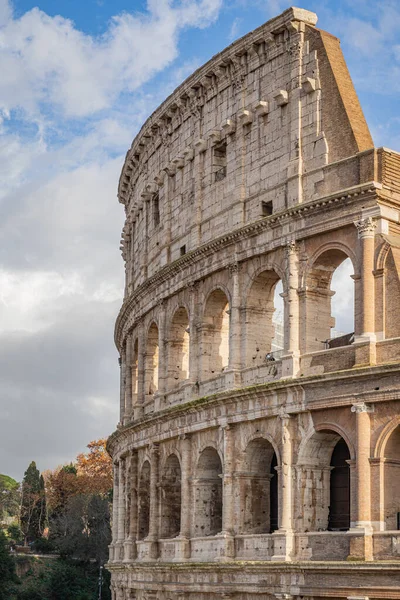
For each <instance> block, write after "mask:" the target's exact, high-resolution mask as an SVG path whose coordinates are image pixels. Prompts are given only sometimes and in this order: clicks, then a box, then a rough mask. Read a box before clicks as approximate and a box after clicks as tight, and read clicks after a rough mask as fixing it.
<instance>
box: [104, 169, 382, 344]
mask: <svg viewBox="0 0 400 600" xmlns="http://www.w3.org/2000/svg"><path fill="white" fill-rule="evenodd" d="M380 189H381V185H380V184H379V183H376V182H373V181H372V182H368V183H365V184H362V185H357V186H353V187H350V188H346V189H344V190H340V191H339V192H335V193H334V194H331V195H328V196H324V197H322V198H318V199H316V200H313V201H311V202H307V203H303V204H298V205H297V206H294V207H291V208H289V209H286V210H284V211H281V212H280V213H276V214H273V215H271V216H269V217H265V218H263V219H259V220H258V221H253V222H252V223H249V224H247V225H244V226H242V227H239V228H237V229H234V230H232V231H230V232H229V233H226V234H223V235H222V236H220V237H218V238H216V239H214V240H212V241H211V242H208V243H206V244H203V245H202V246H199V247H198V248H195V249H194V250H191V251H190V252H188V253H187V254H185V255H184V256H182V257H180V258H178V259H177V260H175V261H174V262H173V263H170V264H168V265H166V266H165V267H163V268H161V269H160V270H159V271H157V273H155V274H154V275H152V276H151V277H149V278H148V279H147V280H146V281H145V282H144V283H143V284H142V285H140V286H139V287H138V288H137V289H136V290H135V291H134V292H133V293H132V294H131V295H130V296H128V297H127V298H126V299H125V300H124V303H123V305H122V307H121V310H120V312H119V315H118V317H117V321H116V324H115V335H114V339H115V344H116V346H117V348H118V349H120V347H121V345H122V341H123V328H124V326H125V321H126V318H127V316H128V315H129V314H130V313H131V311H133V310H134V308H135V306H140V301H141V299H142V298H143V297H144V296H145V295H148V294H150V293H151V292H152V290H153V289H156V288H157V287H159V286H160V285H161V284H162V283H163V282H165V281H167V280H169V279H171V278H172V277H174V276H175V275H177V274H179V273H181V272H182V271H183V270H184V269H186V268H187V267H190V266H192V265H194V264H196V263H198V262H199V261H201V260H203V259H204V258H207V257H208V256H210V255H213V254H215V252H216V251H218V250H222V249H224V248H226V247H229V246H230V245H232V244H234V243H236V242H239V241H241V240H243V239H246V238H248V237H252V236H254V235H258V234H259V233H261V232H262V231H264V230H266V229H269V228H274V227H278V226H283V225H285V224H286V223H287V222H288V221H290V220H293V219H296V218H297V219H298V218H302V217H306V216H308V215H309V213H312V212H315V213H316V212H317V211H319V212H323V213H326V211H327V210H329V209H331V208H333V207H335V206H337V205H340V204H341V203H345V202H348V201H349V200H354V199H355V198H357V197H359V196H362V197H363V198H365V196H366V195H368V194H378V193H379V190H380ZM303 229H304V228H303ZM303 229H302V230H301V231H299V232H297V235H295V236H293V235H292V237H295V238H296V240H297V241H299V240H301V239H304V238H305V237H307V235H304V231H303ZM312 233H313V232H309V235H311V234H312ZM314 233H315V231H314ZM284 242H285V240H284V239H282V242H281V244H283V243H284ZM186 283H188V281H186ZM141 316H143V315H141V314H138V315H137V316H136V319H139V318H140V317H141ZM136 319H135V320H136Z"/></svg>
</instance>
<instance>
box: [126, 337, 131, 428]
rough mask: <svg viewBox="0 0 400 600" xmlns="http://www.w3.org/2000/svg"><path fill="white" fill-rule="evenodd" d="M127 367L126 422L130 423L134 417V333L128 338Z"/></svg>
mask: <svg viewBox="0 0 400 600" xmlns="http://www.w3.org/2000/svg"><path fill="white" fill-rule="evenodd" d="M125 356H126V365H125V410H124V422H125V421H129V420H130V417H131V415H132V333H129V334H128V335H127V338H126V351H125Z"/></svg>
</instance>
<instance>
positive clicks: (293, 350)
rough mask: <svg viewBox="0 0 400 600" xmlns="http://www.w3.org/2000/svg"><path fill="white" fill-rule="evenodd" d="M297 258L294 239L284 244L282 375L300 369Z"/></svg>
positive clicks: (291, 375)
mask: <svg viewBox="0 0 400 600" xmlns="http://www.w3.org/2000/svg"><path fill="white" fill-rule="evenodd" d="M298 264H299V258H298V247H297V246H296V243H295V242H294V241H291V242H289V243H288V244H287V246H286V265H287V273H288V276H287V285H288V290H287V294H286V298H285V299H286V306H285V342H284V344H285V348H284V356H283V358H282V377H283V378H286V377H297V375H298V373H299V369H300V350H299V321H300V312H299V295H298V287H299V267H298Z"/></svg>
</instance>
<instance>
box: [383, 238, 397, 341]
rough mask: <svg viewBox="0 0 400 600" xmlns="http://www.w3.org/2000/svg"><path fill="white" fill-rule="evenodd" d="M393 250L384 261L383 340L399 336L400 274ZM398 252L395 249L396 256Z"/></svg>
mask: <svg viewBox="0 0 400 600" xmlns="http://www.w3.org/2000/svg"><path fill="white" fill-rule="evenodd" d="M394 251H395V250H394V249H393V248H392V249H391V250H390V252H389V253H388V255H387V257H386V261H385V289H384V293H383V294H382V296H383V297H384V299H385V301H384V319H385V323H384V326H385V338H394V337H399V336H400V322H399V318H398V314H399V309H400V279H399V277H400V273H399V271H398V262H399V261H398V258H397V264H396V260H395V257H394V254H393V253H394ZM398 252H399V250H398V249H396V254H397V253H398Z"/></svg>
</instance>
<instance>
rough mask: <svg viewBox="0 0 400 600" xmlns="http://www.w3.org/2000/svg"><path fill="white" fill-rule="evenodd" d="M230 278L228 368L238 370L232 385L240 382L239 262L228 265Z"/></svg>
mask: <svg viewBox="0 0 400 600" xmlns="http://www.w3.org/2000/svg"><path fill="white" fill-rule="evenodd" d="M228 269H229V273H230V275H231V278H232V298H231V305H230V307H229V310H230V321H229V370H230V371H239V372H237V373H236V375H235V378H234V381H233V383H234V385H235V384H237V385H239V384H240V381H241V379H240V369H241V368H242V364H241V356H240V354H241V331H240V329H241V323H240V280H239V274H240V264H238V263H233V264H232V265H229V267H228Z"/></svg>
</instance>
